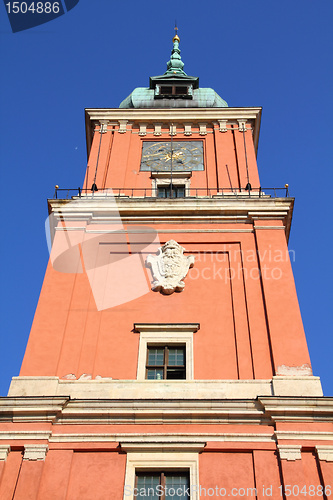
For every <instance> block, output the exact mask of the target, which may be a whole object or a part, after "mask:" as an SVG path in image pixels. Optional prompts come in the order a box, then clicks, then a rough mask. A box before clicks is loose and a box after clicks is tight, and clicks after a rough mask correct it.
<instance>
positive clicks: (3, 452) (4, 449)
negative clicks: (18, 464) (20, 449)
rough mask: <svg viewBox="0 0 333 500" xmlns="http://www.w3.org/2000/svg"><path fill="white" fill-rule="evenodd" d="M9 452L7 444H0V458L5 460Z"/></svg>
mask: <svg viewBox="0 0 333 500" xmlns="http://www.w3.org/2000/svg"><path fill="white" fill-rule="evenodd" d="M9 452H10V445H9V444H0V460H7V457H8V454H9Z"/></svg>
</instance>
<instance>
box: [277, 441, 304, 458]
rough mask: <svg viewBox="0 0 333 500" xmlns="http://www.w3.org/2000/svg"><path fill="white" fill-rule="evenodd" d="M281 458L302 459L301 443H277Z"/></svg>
mask: <svg viewBox="0 0 333 500" xmlns="http://www.w3.org/2000/svg"><path fill="white" fill-rule="evenodd" d="M277 448H278V451H279V455H280V459H281V460H301V458H302V454H301V449H302V447H301V445H298V444H291V445H289V444H278V445H277Z"/></svg>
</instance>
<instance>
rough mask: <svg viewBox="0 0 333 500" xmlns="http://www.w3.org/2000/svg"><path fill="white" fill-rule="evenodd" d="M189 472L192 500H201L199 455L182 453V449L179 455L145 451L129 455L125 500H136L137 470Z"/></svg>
mask: <svg viewBox="0 0 333 500" xmlns="http://www.w3.org/2000/svg"><path fill="white" fill-rule="evenodd" d="M171 468H172V469H179V470H180V471H183V470H188V471H189V477H190V488H191V500H199V492H198V491H196V490H198V489H199V457H198V453H191V452H182V450H181V448H180V449H179V451H178V452H177V453H172V452H156V453H154V452H153V453H152V452H151V451H150V452H147V451H143V452H142V453H127V461H126V474H125V485H124V486H125V487H124V500H135V496H134V494H133V493H134V487H135V475H136V471H137V470H140V471H142V470H144V471H147V472H148V473H149V469H152V470H155V471H156V470H157V469H158V470H160V471H161V472H163V471H165V470H168V469H171Z"/></svg>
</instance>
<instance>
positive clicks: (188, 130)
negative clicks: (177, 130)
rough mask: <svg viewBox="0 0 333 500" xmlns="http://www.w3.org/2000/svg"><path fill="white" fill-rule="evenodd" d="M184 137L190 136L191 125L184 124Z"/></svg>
mask: <svg viewBox="0 0 333 500" xmlns="http://www.w3.org/2000/svg"><path fill="white" fill-rule="evenodd" d="M184 135H192V123H184Z"/></svg>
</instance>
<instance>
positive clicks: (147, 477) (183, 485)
mask: <svg viewBox="0 0 333 500" xmlns="http://www.w3.org/2000/svg"><path fill="white" fill-rule="evenodd" d="M135 482H136V485H135V487H136V488H137V490H136V491H137V495H136V498H137V499H138V498H145V499H148V500H187V499H189V498H190V495H189V487H190V479H189V473H188V472H187V471H179V472H174V471H173V472H137V473H136V481H135Z"/></svg>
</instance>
